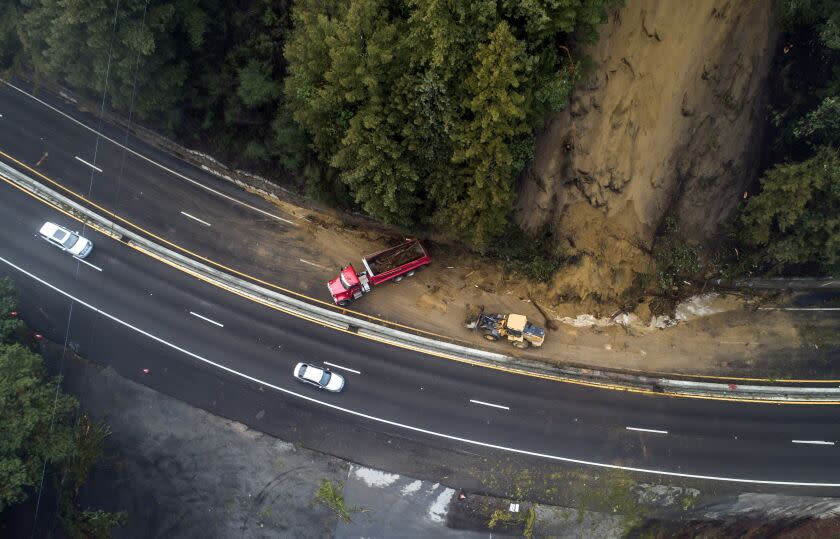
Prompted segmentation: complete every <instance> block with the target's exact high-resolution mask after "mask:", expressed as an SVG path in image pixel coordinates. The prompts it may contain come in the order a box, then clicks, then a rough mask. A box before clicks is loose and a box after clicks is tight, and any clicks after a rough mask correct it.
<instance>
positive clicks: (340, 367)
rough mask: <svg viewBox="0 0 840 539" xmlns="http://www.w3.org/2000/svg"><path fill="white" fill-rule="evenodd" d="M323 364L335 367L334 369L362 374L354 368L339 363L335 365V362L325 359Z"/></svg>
mask: <svg viewBox="0 0 840 539" xmlns="http://www.w3.org/2000/svg"><path fill="white" fill-rule="evenodd" d="M324 365H329V366H330V367H335V368H336V369H342V370H345V371H350V372H355V373H356V374H362V373H361V371H357V370H355V369H348V368H347V367H342V366H341V365H336V364H335V363H330V362H329V361H325V362H324Z"/></svg>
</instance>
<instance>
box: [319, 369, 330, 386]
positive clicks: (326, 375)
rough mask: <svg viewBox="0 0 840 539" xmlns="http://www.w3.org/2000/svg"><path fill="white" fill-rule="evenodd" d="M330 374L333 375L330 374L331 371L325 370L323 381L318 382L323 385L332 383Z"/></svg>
mask: <svg viewBox="0 0 840 539" xmlns="http://www.w3.org/2000/svg"><path fill="white" fill-rule="evenodd" d="M330 376H331V375H330V373H329V372H327V371H324V375H323V376H322V377H321V381H320V382H318V383H319V384H321V385H322V386H326V385H327V384H329V383H330Z"/></svg>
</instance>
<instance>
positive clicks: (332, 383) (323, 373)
mask: <svg viewBox="0 0 840 539" xmlns="http://www.w3.org/2000/svg"><path fill="white" fill-rule="evenodd" d="M294 375H295V378H297V379H298V380H300V381H301V382H303V383H304V384H309V385H313V386H315V387H317V388H319V389H326V390H327V391H332V392H333V393H338V392H339V391H341V390H342V389H344V377H343V376H341V375H340V374H336V373H334V372H330V370H329V369H322V368H321V367H315V366H313V365H307V364H306V363H298V364H297V365H295V370H294Z"/></svg>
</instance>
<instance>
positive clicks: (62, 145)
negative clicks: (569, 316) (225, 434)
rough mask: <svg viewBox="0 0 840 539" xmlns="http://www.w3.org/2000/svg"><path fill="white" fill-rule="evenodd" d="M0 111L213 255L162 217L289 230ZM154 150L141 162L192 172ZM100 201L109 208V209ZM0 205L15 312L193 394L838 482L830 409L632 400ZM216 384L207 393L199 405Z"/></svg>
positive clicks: (202, 238)
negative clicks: (286, 306)
mask: <svg viewBox="0 0 840 539" xmlns="http://www.w3.org/2000/svg"><path fill="white" fill-rule="evenodd" d="M0 114H2V115H3V117H2V119H0V150H2V151H3V152H5V153H6V154H8V155H10V156H13V157H14V158H15V159H17V160H19V161H22V162H25V163H27V164H30V165H32V164H34V163H37V162H38V160H39V159H41V158H42V157H43V154H44V153H48V154H49V156H48V157H47V158H46V159H44V160H43V163H42V166H41V167H39V170H43V171H44V172H45V174H47V175H48V176H50V177H53V178H56V179H60V180H61V181H62V183H64V182H65V181H66V182H68V186H72V188H73V189H74V190H79V191H81V192H84V193H88V191H90V192H91V198H93V199H94V200H95V201H96V202H98V203H101V204H103V205H105V206H106V207H108V208H113V209H115V210H116V211H118V212H119V213H120V214H121V215H126V216H127V217H131V218H132V219H134V220H137V221H138V222H141V223H143V226H146V227H149V228H152V227H155V226H156V227H157V228H156V229H155V230H154V232H155V233H161V234H167V236H166V237H167V238H168V239H172V241H177V242H179V243H181V242H183V243H184V244H187V245H188V247H189V248H190V249H195V250H196V251H198V252H208V251H212V252H210V254H212V253H214V252H215V250H217V249H219V245H224V244H225V243H227V242H234V241H238V238H235V237H233V236H226V235H225V234H226V233H227V232H226V231H225V230H223V229H224V227H221V226H206V225H202V224H201V223H199V222H197V221H195V222H194V223H193V222H190V223H189V225H186V222H184V221H176V220H178V219H184V218H185V217H184V216H183V215H181V212H182V211H185V212H186V213H191V212H190V211H189V210H193V211H196V213H198V212H197V210H198V209H200V210H202V213H201V215H200V216H198V215H194V217H199V218H200V219H203V218H205V217H208V216H209V219H210V220H211V221H212V222H214V223H218V222H224V219H225V215H226V213H225V212H231V214H236V212H247V213H248V214H249V215H250V216H252V217H253V215H254V214H256V215H262V217H261V218H259V219H257V220H256V221H257V222H258V223H259V226H264V227H267V228H269V229H270V228H272V227H289V226H295V224H294V220H293V219H288V218H289V216H284V215H282V214H280V213H279V212H278V210H277V209H276V208H273V207H270V206H268V205H267V204H260V201H259V199H256V198H253V199H251V198H249V199H247V200H246V199H245V198H243V197H242V196H241V194H240V193H237V192H235V189H233V188H231V187H229V186H226V185H225V184H224V183H223V182H220V181H218V180H214V179H208V178H205V177H203V176H202V177H199V175H198V174H196V175H191V176H190V177H193V178H195V177H198V179H199V180H200V181H202V182H203V181H207V182H209V183H208V185H210V186H211V187H212V188H213V189H214V190H217V191H219V192H220V193H221V194H224V195H225V196H227V197H235V198H236V199H237V200H240V201H245V203H246V204H249V206H245V205H242V204H240V203H239V202H234V201H232V200H230V199H228V198H225V197H223V196H220V194H219V193H214V192H211V191H207V190H206V189H203V188H201V187H200V186H196V185H195V184H193V183H190V182H188V181H173V179H172V177H171V176H172V175H171V173H169V172H166V171H163V170H162V169H160V167H157V166H155V165H152V164H150V163H148V162H147V161H145V160H144V159H142V158H135V157H127V158H125V159H123V155H122V152H121V151H120V150H119V148H118V147H116V146H113V145H109V144H107V143H103V142H101V141H100V143H99V147H98V150H97V154H96V157H95V158H94V157H93V156H92V155H89V154H90V151H91V148H93V147H94V144H95V137H94V136H93V135H92V134H91V133H89V132H87V133H88V134H87V135H85V133H86V131H85V130H84V129H82V128H80V127H79V126H77V125H75V124H74V123H73V122H71V121H69V120H67V119H66V118H63V117H61V116H60V115H58V114H56V113H55V112H54V111H51V110H50V109H48V108H46V107H43V106H42V105H40V104H38V103H37V102H35V101H33V100H31V99H29V98H26V97H25V96H23V94H20V93H19V92H16V91H14V90H10V89H9V88H8V87H4V88H3V89H2V90H0ZM112 135H113V136H114V138H115V139H116V138H117V137H119V136H120V135H119V133H118V132H116V131H115V132H114V133H112ZM86 136H87V139H85V137H86ZM146 149H147V148H146ZM146 149H144V151H145V150H146ZM83 150H86V151H87V152H88V153H84V151H83ZM149 151H150V152H151V150H149ZM80 154H84V155H80ZM159 154H160V152H157V154H156V155H154V157H155V159H161V160H163V159H168V160H169V161H167V163H168V165H171V167H173V169H174V167H180V168H179V169H178V170H183V171H184V172H182V173H184V174H187V173H190V174H192V172H190V170H189V167H187V166H186V165H184V164H177V163H174V162H172V161H175V160H173V159H172V158H169V157H166V156H162V155H159ZM77 158H82V159H83V160H84V161H85V162H81V161H80V160H79V159H77ZM6 162H7V163H9V161H6ZM93 167H97V168H99V169H101V170H114V168H113V167H116V169H117V170H122V171H123V172H122V174H121V177H122V178H123V181H121V183H120V185H119V186H118V185H117V184H115V183H112V184H110V187H108V186H109V184H108V182H107V181H99V180H98V176H96V177H95V178H94V179H96V180H97V181H93V183H92V185H93V186H94V188H93V189H90V185H91V183H90V180H91V177H92V176H93V175H102V174H103V173H100V172H98V171H97V170H96V169H95V168H93ZM24 172H25V171H24ZM193 172H194V171H193ZM30 175H31V174H30ZM80 178H81V179H80ZM111 178H113V176H111ZM73 182H76V183H75V184H73ZM85 182H88V186H87V187H88V189H85V187H86V186H85V185H84V184H85ZM141 193H142V194H141ZM150 193H155V194H154V196H151V195H150ZM124 196H125V197H128V198H127V199H125V198H123V197H124ZM109 199H110V202H111V203H113V201H114V200H117V201H121V202H117V203H115V205H111V204H109ZM131 200H133V201H134V202H133V203H129V202H130V201H131ZM0 201H2V211H3V214H4V217H5V222H4V224H5V226H3V227H2V229H0V245H2V247H1V248H0V276H2V275H8V276H11V277H12V278H14V280H15V282H16V283H17V284H18V287H19V288H20V290H21V295H22V309H21V312H22V315H23V317H24V318H25V319H26V321H27V322H28V323H29V324H30V325H32V326H33V327H34V328H35V329H37V330H38V331H40V332H42V333H44V334H45V335H46V336H48V337H49V338H50V339H52V340H55V341H57V342H64V341H65V338H67V341H68V344H71V345H72V347H73V348H74V349H77V350H78V351H79V352H80V353H81V354H82V355H84V356H86V357H90V358H91V359H93V360H96V361H99V362H102V363H105V364H111V363H113V364H118V365H119V366H120V368H121V369H123V370H125V369H134V370H135V371H136V372H139V371H141V370H142V369H143V368H146V366H148V365H152V366H153V368H152V371H153V372H152V374H155V373H156V372H158V371H159V370H161V369H171V371H172V372H177V373H180V376H182V377H183V379H182V380H180V383H181V384H182V385H183V386H184V388H185V390H189V391H193V392H195V391H199V392H200V391H201V390H202V388H201V387H190V386H191V384H193V380H199V379H200V376H198V375H196V376H195V378H193V377H191V376H190V372H196V373H205V372H214V373H223V375H224V376H225V377H226V379H227V380H229V381H230V383H239V384H248V385H254V384H256V385H258V386H261V387H263V388H265V391H267V392H269V393H270V394H271V397H270V398H271V399H276V401H277V402H290V401H291V402H294V403H296V405H298V406H301V407H304V408H306V409H308V410H309V411H310V412H311V414H312V416H313V417H319V416H323V417H330V418H333V417H335V416H336V415H338V416H340V417H342V418H344V419H346V420H347V421H355V422H361V423H364V424H365V425H367V426H369V427H370V428H380V427H381V428H383V429H387V430H389V431H393V430H394V428H396V429H397V430H403V431H405V433H406V435H410V436H414V437H420V438H429V439H435V440H437V443H444V444H451V445H453V446H457V447H470V448H471V451H481V448H482V446H484V447H493V448H496V449H499V448H501V449H504V450H506V451H511V452H513V453H514V454H515V453H516V452H521V453H522V454H528V455H538V456H541V457H543V458H546V459H574V460H577V461H583V462H585V463H589V464H592V465H595V464H608V465H620V466H624V467H629V468H638V469H644V470H648V471H653V472H663V473H671V474H679V475H698V476H704V477H710V478H720V479H741V480H745V481H757V482H761V481H770V482H790V483H797V484H799V483H809V484H835V485H840V464H838V463H840V459H838V451H840V424H838V421H837V419H836V418H837V408H836V407H834V406H819V405H809V406H786V405H768V404H754V403H737V402H719V401H706V400H695V399H675V398H666V397H659V396H647V395H637V394H631V393H624V392H617V391H611V390H603V389H593V388H589V387H583V386H577V385H573V384H565V383H557V382H552V381H547V380H540V379H535V378H529V377H523V376H511V375H508V374H505V373H502V372H498V371H494V370H490V369H484V368H477V367H472V366H469V365H464V364H460V363H456V362H452V361H449V360H445V359H440V358H436V357H433V356H428V355H424V354H420V353H417V352H412V351H409V350H404V349H400V348H395V347H392V346H388V345H384V344H381V343H377V342H373V341H370V340H366V339H363V338H360V337H358V336H355V335H352V334H347V333H342V332H338V331H335V330H334V329H331V328H325V327H321V326H319V325H317V324H313V323H311V322H308V321H304V320H301V319H298V318H295V317H293V316H289V315H287V314H284V313H281V312H277V311H274V310H271V309H269V308H267V307H264V306H262V305H258V304H255V303H253V302H251V301H249V300H247V299H244V298H241V297H239V296H236V295H233V294H230V293H228V292H225V291H223V290H221V289H219V288H217V287H214V286H212V285H210V284H207V283H203V282H200V281H198V280H196V279H194V278H192V277H190V276H188V275H186V274H183V273H181V272H179V271H177V270H174V269H173V268H171V267H169V266H166V265H164V264H162V263H161V262H159V261H157V260H154V259H151V258H149V257H147V256H146V255H144V254H142V253H140V252H137V251H134V250H132V249H130V248H129V247H127V246H125V245H123V244H120V243H118V242H116V241H114V240H112V239H110V238H108V237H105V236H102V235H100V234H98V233H95V232H93V231H92V230H87V231H85V232H84V233H85V235H86V236H87V237H89V238H90V239H91V240H93V242H94V251H93V253H92V254H91V256H90V257H89V259H87V260H86V261H85V262H87V263H83V262H81V261H78V260H75V259H73V258H72V257H70V256H68V255H66V254H65V253H62V252H61V251H59V250H58V249H56V248H54V247H52V246H50V245H48V244H47V243H46V242H44V241H43V240H41V239H39V238H38V237H37V236H36V234H35V232H36V231H37V229H38V227H39V226H40V225H41V224H42V223H43V222H44V221H46V220H52V221H55V222H58V223H61V224H64V225H65V226H68V227H71V228H74V229H75V228H78V224H77V223H75V222H73V221H72V220H71V219H70V218H69V217H67V216H65V215H62V214H61V213H59V212H57V211H56V210H53V209H51V208H50V207H48V206H46V205H44V204H43V203H41V202H39V201H36V200H35V199H33V198H31V197H30V196H28V195H26V194H24V193H22V192H20V191H19V190H17V189H15V188H14V187H11V186H10V185H8V184H7V183H6V182H3V183H0ZM188 204H192V206H189V205H188ZM262 212H266V213H262ZM267 214H271V215H267ZM278 217H279V218H280V219H278ZM186 219H188V220H190V221H194V220H192V219H190V218H189V217H186ZM281 219H288V220H289V221H290V222H286V221H284V220H281ZM173 222H178V223H179V226H173V225H172V223H173ZM185 231H186V232H185ZM228 232H229V231H228ZM203 249H207V250H208V251H204V250H203ZM247 269H249V271H250V270H251V268H247ZM257 269H258V268H257ZM255 271H256V270H255ZM274 271H275V272H276V269H274ZM263 272H264V273H263V275H265V274H266V270H263ZM71 311H72V315H71ZM68 319H69V320H70V324H69V326H68V325H67V322H68ZM298 361H308V362H312V363H317V364H323V363H325V362H328V363H331V364H333V365H334V366H335V367H334V369H335V370H337V371H339V372H342V374H344V375H345V377H346V378H347V388H346V390H345V391H344V392H343V393H342V394H339V395H331V394H327V393H324V392H319V391H317V390H315V389H312V388H309V387H307V386H303V385H301V384H299V383H297V382H295V381H294V380H293V378H292V376H291V367H292V365H294V364H295V363H296V362H298ZM171 390H172V391H175V392H177V388H174V389H171ZM214 391H216V389H215V388H210V387H208V388H206V392H207V395H206V399H207V400H208V401H210V400H212V399H213V398H214V395H213V392H214ZM309 427H311V425H301V428H309ZM313 428H314V427H313ZM835 444H838V445H835ZM348 452H351V453H352V445H351V446H349V448H348ZM342 456H345V457H347V458H350V459H352V458H353V455H352V454H347V455H342ZM826 491H828V489H826Z"/></svg>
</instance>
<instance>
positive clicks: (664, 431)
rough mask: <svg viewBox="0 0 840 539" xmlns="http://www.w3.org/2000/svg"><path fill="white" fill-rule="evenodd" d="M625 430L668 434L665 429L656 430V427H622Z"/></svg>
mask: <svg viewBox="0 0 840 539" xmlns="http://www.w3.org/2000/svg"><path fill="white" fill-rule="evenodd" d="M624 428H625V429H627V430H635V431H639V432H652V433H654V434H668V431H667V430H656V429H643V428H640V427H624Z"/></svg>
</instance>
